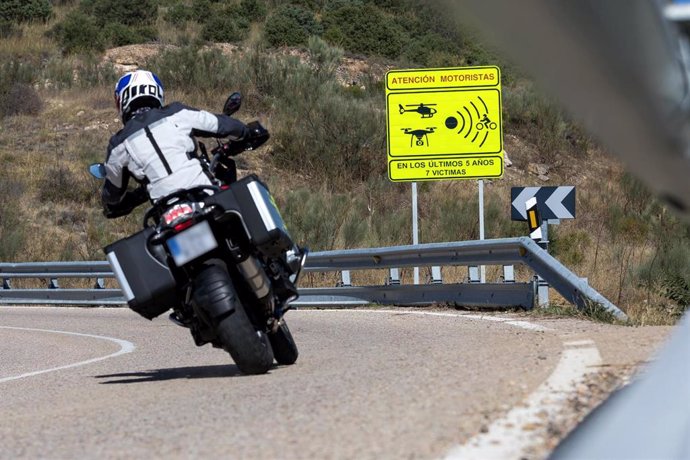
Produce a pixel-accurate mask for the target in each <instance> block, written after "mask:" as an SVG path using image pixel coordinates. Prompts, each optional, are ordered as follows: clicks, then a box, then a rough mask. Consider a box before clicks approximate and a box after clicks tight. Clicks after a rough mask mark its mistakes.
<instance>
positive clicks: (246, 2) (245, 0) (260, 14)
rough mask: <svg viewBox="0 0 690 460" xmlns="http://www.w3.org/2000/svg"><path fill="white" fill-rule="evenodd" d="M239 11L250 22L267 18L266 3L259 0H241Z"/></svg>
mask: <svg viewBox="0 0 690 460" xmlns="http://www.w3.org/2000/svg"><path fill="white" fill-rule="evenodd" d="M239 11H240V14H241V15H242V17H243V18H245V19H246V20H248V21H250V22H255V21H263V20H264V19H265V18H266V4H265V3H264V2H262V1H259V0H241V1H240V5H239Z"/></svg>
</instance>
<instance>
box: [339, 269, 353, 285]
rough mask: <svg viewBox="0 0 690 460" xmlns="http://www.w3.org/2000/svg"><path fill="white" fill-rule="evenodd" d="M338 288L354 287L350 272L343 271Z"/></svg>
mask: <svg viewBox="0 0 690 460" xmlns="http://www.w3.org/2000/svg"><path fill="white" fill-rule="evenodd" d="M338 286H339V287H344V286H352V282H351V281H350V270H343V271H342V272H340V282H339V283H338Z"/></svg>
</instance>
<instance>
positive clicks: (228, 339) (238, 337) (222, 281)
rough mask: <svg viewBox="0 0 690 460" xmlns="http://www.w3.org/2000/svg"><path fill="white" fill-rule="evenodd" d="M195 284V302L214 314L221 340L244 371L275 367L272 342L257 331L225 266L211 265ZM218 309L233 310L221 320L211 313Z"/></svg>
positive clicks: (254, 371) (207, 314)
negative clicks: (238, 296)
mask: <svg viewBox="0 0 690 460" xmlns="http://www.w3.org/2000/svg"><path fill="white" fill-rule="evenodd" d="M195 285H196V289H195V290H194V304H195V305H196V306H197V308H200V309H202V310H204V313H206V315H205V316H210V317H211V321H212V323H214V324H215V329H216V335H217V336H218V339H219V340H220V342H221V344H222V345H223V348H224V349H225V350H226V351H227V352H228V353H230V356H231V357H232V359H233V361H235V364H237V367H238V368H239V369H240V370H241V371H242V372H243V373H245V374H265V373H266V372H268V370H269V369H270V368H271V367H272V366H273V350H272V349H271V344H270V342H269V340H268V337H267V336H266V334H265V333H264V332H263V331H260V330H256V329H255V328H254V325H253V324H252V323H251V321H250V320H249V317H248V316H247V313H246V312H245V310H244V307H243V306H242V304H241V303H240V302H239V300H238V298H237V294H236V293H235V289H234V287H233V285H232V281H231V280H230V277H229V276H228V274H227V272H226V271H225V269H224V268H223V267H221V266H218V265H210V266H208V267H207V268H205V269H204V270H203V271H202V272H201V273H199V275H198V276H197V277H196V280H195ZM233 310H234V311H233ZM219 311H230V313H228V314H226V315H221V317H220V318H221V319H220V321H218V320H217V319H216V318H213V316H214V315H213V314H212V313H211V312H219ZM216 321H217V323H216Z"/></svg>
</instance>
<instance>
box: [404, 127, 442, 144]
mask: <svg viewBox="0 0 690 460" xmlns="http://www.w3.org/2000/svg"><path fill="white" fill-rule="evenodd" d="M402 130H403V131H404V132H405V134H409V135H410V136H411V137H410V147H412V142H414V140H415V138H417V142H416V144H417V145H418V146H420V147H421V146H423V145H424V144H425V141H426V145H427V147H428V146H429V136H428V135H429V134H432V133H433V132H434V131H435V130H436V127H435V126H434V127H431V128H427V129H415V130H412V129H411V128H402Z"/></svg>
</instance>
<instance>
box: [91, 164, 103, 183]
mask: <svg viewBox="0 0 690 460" xmlns="http://www.w3.org/2000/svg"><path fill="white" fill-rule="evenodd" d="M89 172H90V173H91V175H92V176H93V177H95V178H96V179H105V176H106V173H105V165H104V164H103V163H94V164H92V165H91V166H89Z"/></svg>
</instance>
